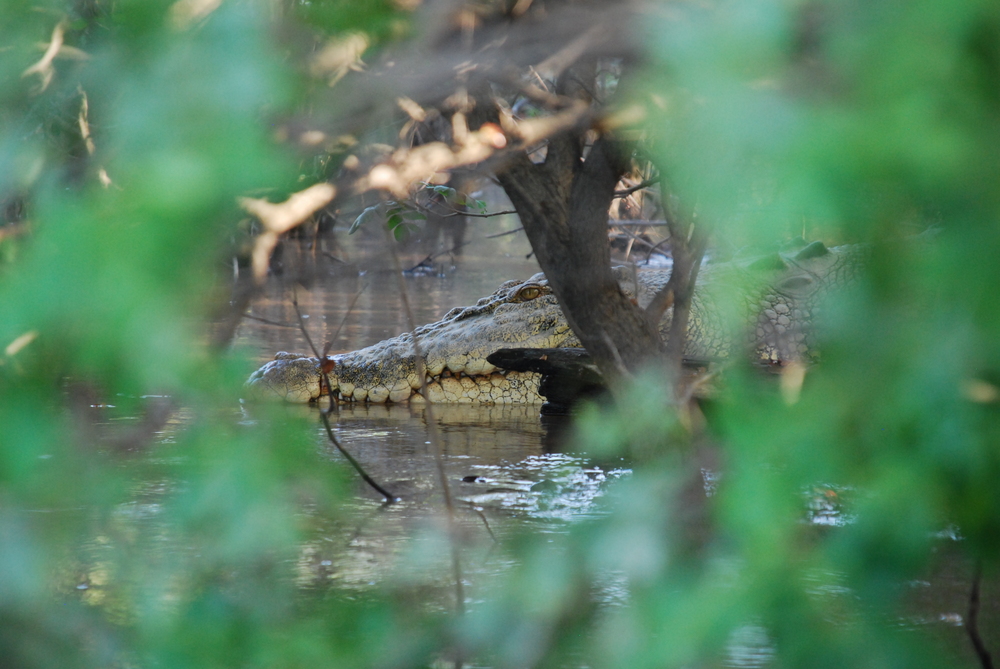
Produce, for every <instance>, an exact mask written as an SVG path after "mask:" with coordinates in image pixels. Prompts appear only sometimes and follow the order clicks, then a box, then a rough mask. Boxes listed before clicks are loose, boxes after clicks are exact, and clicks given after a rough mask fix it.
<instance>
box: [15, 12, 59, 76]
mask: <svg viewBox="0 0 1000 669" xmlns="http://www.w3.org/2000/svg"><path fill="white" fill-rule="evenodd" d="M67 25H68V24H67V22H66V20H65V19H63V20H62V21H60V22H59V23H58V24H56V27H55V28H54V29H53V30H52V38H51V39H50V40H49V44H48V47H47V48H46V49H45V53H44V54H42V57H41V58H40V59H39V60H38V61H37V62H36V63H35V64H34V65H32V66H31V67H29V68H28V69H26V70H25V71H24V72H22V73H21V78H22V79H23V78H25V77H30V76H31V75H33V74H37V75H38V76H39V78H40V79H41V81H40V82H39V84H38V88H37V89H36V90H35V93H41V92H42V91H44V90H45V89H46V88H48V87H49V84H50V83H52V77H54V76H55V74H56V70H55V68H54V67H52V61H54V60H55V59H56V56H57V55H59V51H60V50H61V49H62V46H63V38H64V37H65V35H66V27H67Z"/></svg>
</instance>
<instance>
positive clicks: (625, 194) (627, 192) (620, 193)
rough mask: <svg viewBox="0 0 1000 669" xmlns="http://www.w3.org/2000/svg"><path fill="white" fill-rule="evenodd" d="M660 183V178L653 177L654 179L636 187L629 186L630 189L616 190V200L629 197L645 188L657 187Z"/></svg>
mask: <svg viewBox="0 0 1000 669" xmlns="http://www.w3.org/2000/svg"><path fill="white" fill-rule="evenodd" d="M658 183H660V177H653V178H652V179H646V180H645V181H643V182H642V183H638V184H636V185H635V186H629V187H628V188H624V189H622V190H616V191H615V199H617V198H622V197H628V196H629V195H631V194H632V193H634V192H636V191H637V190H642V189H643V188H649V187H650V186H655V185H656V184H658Z"/></svg>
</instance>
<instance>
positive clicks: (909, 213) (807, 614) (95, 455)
mask: <svg viewBox="0 0 1000 669" xmlns="http://www.w3.org/2000/svg"><path fill="white" fill-rule="evenodd" d="M418 4H419V3H397V2H346V1H345V2H332V1H330V2H322V1H313V2H276V1H275V2H264V1H263V0H262V1H260V2H234V1H226V2H223V3H221V5H219V6H218V7H217V8H216V7H214V5H213V4H212V3H197V2H186V1H185V2H176V3H175V2H168V1H165V0H117V1H112V0H76V1H75V2H67V1H60V0H50V1H48V2H43V0H32V1H27V0H25V1H17V0H7V2H5V4H4V9H3V15H4V16H3V21H2V22H0V53H2V54H3V57H2V58H0V201H2V202H3V203H4V204H5V207H12V209H9V210H10V211H14V210H16V211H18V212H22V213H18V214H17V215H9V216H7V217H6V218H5V219H4V221H3V224H2V225H0V314H2V315H3V316H2V318H0V346H2V347H4V350H3V355H2V357H0V444H2V449H0V658H2V660H0V664H4V665H5V666H6V665H9V666H24V667H56V666H59V667H73V666H81V667H90V666H102V667H107V666H121V667H126V666H129V667H131V666H163V667H168V666H186V667H194V666H242V667H251V666H307V665H308V666H338V667H340V666H422V665H425V664H427V663H429V662H431V661H432V660H433V659H434V658H439V657H441V656H447V655H448V654H450V653H451V652H453V650H454V649H455V648H459V649H462V651H463V652H464V654H465V656H466V657H471V656H477V657H481V658H483V659H482V660H481V663H483V664H489V665H495V666H516V667H522V666H535V665H552V666H579V665H587V666H634V667H643V666H649V667H654V666H655V667H670V666H677V667H682V666H683V667H691V666H714V665H718V664H723V663H729V664H739V663H740V662H742V663H743V666H809V667H824V666H831V667H833V666H836V667H843V666H851V667H869V666H870V667H889V666H907V667H920V666H928V667H929V666H961V665H962V664H963V663H964V665H965V666H975V662H974V660H973V659H972V655H971V651H970V649H969V647H968V646H967V645H961V646H959V647H958V648H957V649H955V648H952V647H950V646H948V645H946V644H942V643H939V641H938V640H937V639H935V638H934V637H933V636H929V635H924V634H918V633H916V632H915V631H914V626H912V625H909V624H907V623H906V621H907V620H908V618H907V616H908V615H911V614H910V613H909V612H908V609H907V607H906V603H907V602H906V600H907V587H908V586H907V584H909V583H912V582H915V581H917V580H920V579H924V578H926V574H927V573H928V571H929V570H930V569H931V568H932V567H933V566H934V563H935V561H936V560H939V559H940V556H942V555H944V554H945V553H948V554H954V555H957V556H958V558H957V560H958V561H957V563H956V565H953V566H954V569H956V570H957V571H958V572H959V573H960V574H962V575H964V576H965V577H966V578H967V575H968V574H969V573H971V570H972V568H973V565H976V564H978V565H981V566H982V568H983V570H984V573H985V574H986V576H987V580H989V578H990V577H991V576H992V577H993V578H995V576H996V572H997V568H998V566H1000V564H998V556H1000V546H998V543H1000V488H998V486H997V485H996V482H997V481H998V480H1000V448H998V447H997V443H998V442H997V438H998V436H1000V412H998V410H997V402H998V401H1000V389H998V388H1000V345H998V342H1000V302H998V301H997V300H996V298H995V294H994V290H995V287H996V286H998V285H1000V264H998V263H997V262H996V257H997V254H998V252H1000V225H998V223H1000V188H998V184H1000V153H998V151H997V147H998V146H1000V136H998V135H1000V9H998V8H997V6H996V4H995V3H989V2H985V1H983V2H975V1H973V0H963V1H958V2H950V3H947V4H941V3H932V2H926V1H925V2H917V3H910V4H906V5H903V4H899V3H886V2H876V3H859V2H852V3H830V2H820V1H813V2H801V3H777V2H767V1H764V0H759V1H752V2H739V3H731V2H719V3H708V4H706V3H697V4H694V5H677V4H671V5H670V8H669V11H666V10H664V11H663V13H662V15H660V14H657V13H655V12H654V13H653V14H651V18H649V20H647V21H646V23H645V25H644V28H645V29H646V30H647V34H646V40H647V43H648V45H649V49H648V51H649V54H650V63H649V66H648V67H647V69H646V70H645V72H644V73H643V74H642V75H641V76H637V77H635V78H633V79H623V82H622V86H621V90H620V92H621V93H622V94H623V95H627V96H628V97H629V99H631V100H633V101H635V102H637V103H638V104H640V105H642V106H643V107H644V108H646V109H647V110H648V113H647V117H646V121H645V127H644V131H645V133H646V135H647V136H648V137H649V139H650V142H651V146H652V148H653V151H654V152H655V154H656V156H657V160H658V162H659V164H660V165H661V166H662V167H663V169H664V173H665V174H666V175H667V176H668V177H669V180H670V183H671V188H672V190H673V191H674V192H675V193H676V194H677V196H678V197H679V198H681V199H682V200H683V201H684V202H687V203H694V204H691V205H690V207H691V209H692V211H694V212H695V213H696V215H697V219H698V220H699V221H700V222H704V223H706V224H709V225H711V226H712V227H713V229H714V232H715V234H716V235H717V237H719V238H720V239H727V240H730V241H732V242H733V243H735V244H738V245H743V244H758V243H763V242H771V241H775V240H778V239H782V238H787V237H794V236H798V235H800V234H802V232H803V231H805V233H806V234H807V235H808V236H810V237H819V238H823V239H824V240H825V241H827V242H831V243H833V242H841V241H849V242H863V243H868V244H870V245H871V246H872V256H873V260H872V262H871V265H870V267H869V268H868V271H867V272H866V273H865V274H864V275H863V277H862V278H861V279H860V280H859V283H858V285H857V286H856V287H855V288H854V289H852V290H851V291H849V292H848V293H847V294H845V295H843V296H842V297H841V298H840V299H838V300H836V301H833V302H832V303H831V304H828V305H826V307H825V312H826V313H825V321H824V322H825V325H826V329H825V339H826V340H825V342H824V344H823V361H822V364H821V365H819V366H817V367H816V368H814V369H810V370H809V371H808V373H807V375H806V378H805V383H804V385H803V386H802V388H801V392H800V393H799V394H798V395H796V396H794V397H792V396H789V395H788V394H783V393H782V392H780V390H779V388H778V386H777V385H776V384H775V383H774V382H773V379H763V378H761V377H760V376H759V374H757V373H756V372H754V371H752V370H749V369H745V368H742V367H740V366H739V365H736V366H734V368H733V369H731V370H729V373H728V375H727V377H726V381H725V388H724V389H723V391H722V392H721V393H720V395H719V397H718V398H717V399H716V400H714V401H713V402H711V403H710V404H709V405H708V406H706V408H705V413H706V416H707V421H708V425H709V429H708V431H707V433H706V434H705V435H702V436H690V433H689V432H688V427H689V426H690V424H691V423H690V417H688V418H689V420H688V421H687V422H685V421H681V422H678V419H677V417H676V416H675V414H674V413H672V412H670V411H665V410H664V407H663V403H662V400H661V398H662V397H664V396H666V394H667V393H666V391H665V390H664V389H663V388H660V387H658V386H657V383H656V381H655V380H646V381H642V382H640V383H639V384H637V387H636V389H635V390H634V393H635V395H634V397H633V398H632V399H631V401H628V402H623V403H621V406H622V407H623V408H621V409H620V410H619V409H614V408H612V407H604V408H597V407H592V408H591V409H589V410H588V411H587V412H586V413H585V415H584V416H582V417H581V420H580V426H579V443H580V444H581V447H582V448H585V449H587V450H589V451H590V452H591V453H592V454H593V455H594V457H597V458H619V457H622V456H625V457H627V458H628V459H629V461H630V462H634V463H635V472H634V474H633V476H632V477H631V479H630V480H628V481H626V482H624V483H621V484H619V485H618V486H616V488H615V490H614V498H615V499H614V501H613V502H612V503H611V504H609V506H608V510H607V515H606V517H605V518H603V519H601V520H598V521H594V522H588V523H581V524H580V525H579V526H577V527H575V528H573V530H572V531H570V532H568V533H567V534H565V535H564V536H553V535H551V534H549V535H546V536H544V537H521V538H518V539H516V540H514V541H512V542H511V543H510V545H507V546H505V547H504V548H503V550H505V551H509V553H510V555H511V559H512V561H514V562H515V563H516V566H515V567H512V568H511V569H510V570H509V571H508V572H507V573H505V574H503V575H501V576H500V577H499V579H498V582H495V583H491V584H489V585H488V586H484V589H488V590H489V591H490V592H489V595H488V596H487V595H485V594H484V596H483V597H481V598H480V599H479V600H478V601H477V602H476V604H475V606H472V607H471V608H470V611H469V612H468V613H467V614H466V615H465V616H464V617H462V618H461V619H457V620H456V619H451V618H450V617H449V616H448V615H446V614H444V613H442V612H441V611H440V607H437V606H436V605H434V604H428V603H427V602H414V601H413V600H412V599H410V598H407V597H401V596H394V593H393V592H392V591H391V589H390V588H378V587H374V588H371V589H370V590H366V591H365V593H364V596H363V597H361V596H358V593H357V592H354V591H346V590H345V591H338V590H337V589H336V588H335V587H332V586H331V587H326V586H324V587H322V588H310V587H304V586H302V585H300V584H299V582H298V581H297V580H296V579H297V577H298V574H297V572H296V560H297V559H298V558H299V548H300V545H301V542H302V541H303V540H304V539H305V538H307V537H309V536H311V533H312V532H315V531H316V529H315V528H314V527H312V526H311V525H310V521H309V512H308V510H309V509H325V510H327V511H329V512H330V513H331V514H333V515H336V514H338V513H342V512H343V508H344V506H343V505H344V504H345V502H344V500H345V499H347V498H349V497H350V496H349V495H348V494H347V491H346V485H345V480H344V479H345V473H344V472H342V471H339V470H338V469H336V467H335V466H334V465H332V464H331V463H330V462H329V461H328V459H326V458H323V457H322V456H321V455H320V454H318V453H317V452H316V445H315V440H314V436H313V427H312V425H311V424H309V423H307V422H306V421H305V420H302V418H301V417H300V416H297V415H295V414H294V413H286V412H285V411H284V410H283V409H281V408H280V407H278V408H274V407H272V408H269V409H268V408H261V409H259V411H261V412H263V414H264V415H261V416H257V417H255V419H252V420H247V419H245V418H244V417H243V416H242V415H241V414H239V413H238V410H237V407H239V404H238V400H237V398H238V396H239V387H240V383H241V382H242V380H243V379H244V378H245V375H246V372H247V366H248V363H247V361H245V360H242V359H239V357H238V356H236V355H232V356H229V355H220V354H219V353H218V352H217V351H212V350H209V349H208V348H207V347H206V346H205V344H204V343H203V342H204V341H205V339H206V337H205V332H204V329H205V325H204V322H205V319H206V318H207V317H208V316H209V314H210V313H211V310H212V308H213V306H214V305H215V304H217V303H218V302H219V301H220V300H224V299H225V291H226V290H227V287H226V286H224V285H222V281H221V279H220V273H219V271H218V270H219V266H220V265H221V264H222V262H223V260H224V249H225V244H226V240H227V239H228V238H229V236H230V235H232V234H233V232H234V230H236V227H237V223H238V220H239V218H240V216H239V214H238V212H237V211H236V207H235V201H236V197H237V196H239V195H242V194H245V193H247V192H251V191H258V192H259V191H264V190H266V189H277V190H278V191H279V192H287V191H288V190H290V189H291V188H292V186H293V184H294V183H295V180H296V177H297V176H298V175H297V174H296V173H295V168H294V160H293V158H292V157H291V156H289V155H287V154H286V153H285V152H284V151H282V150H281V148H280V147H279V146H278V145H277V144H276V143H275V142H274V139H273V137H272V134H273V131H272V130H271V125H272V124H273V122H274V120H275V119H276V118H277V117H278V116H279V115H281V114H286V113H288V114H291V113H295V112H297V111H299V110H300V109H301V108H302V107H303V106H306V105H307V104H308V103H309V102H310V101H309V100H308V99H307V94H306V93H304V92H303V91H307V90H309V88H308V86H303V85H302V84H303V80H302V79H303V76H304V75H303V74H302V72H303V70H304V69H306V68H304V67H303V66H302V63H300V62H297V61H295V60H294V59H292V58H291V57H289V56H288V51H289V47H288V45H287V44H282V43H281V42H280V41H278V40H279V39H280V35H282V34H288V33H281V31H280V30H275V28H276V27H280V28H288V29H295V30H299V31H303V32H306V33H307V34H309V35H310V36H311V37H310V38H309V39H308V40H306V41H305V44H306V45H307V46H303V44H301V43H300V44H297V45H296V49H302V50H304V51H308V50H309V49H311V48H314V47H316V48H318V45H320V44H322V43H324V42H325V41H326V40H327V39H334V38H336V37H338V36H342V35H343V34H346V33H363V34H365V35H367V37H368V38H369V39H370V40H371V42H372V43H374V44H388V43H391V42H392V41H393V40H398V39H402V38H403V37H404V36H405V35H407V34H409V31H411V30H412V29H413V28H412V25H411V19H412V13H411V11H410V5H414V6H415V5H418ZM198 7H202V8H204V7H208V8H209V9H208V11H207V12H205V13H204V14H198V13H197V12H195V13H194V14H190V13H185V12H188V10H190V9H191V8H195V9H196V8H198ZM310 31H311V32H310ZM56 33H59V34H60V35H61V37H60V39H62V40H63V42H64V44H65V45H66V46H67V47H72V49H75V50H77V51H74V50H65V52H64V53H63V54H62V56H61V57H60V58H57V59H55V60H54V61H52V63H50V64H49V66H43V67H39V68H38V69H37V71H35V72H29V73H28V74H26V75H25V76H22V74H23V73H25V72H26V71H28V70H29V68H31V67H32V66H33V65H34V64H36V63H39V62H40V60H39V59H42V58H43V54H44V53H45V45H46V44H48V43H49V42H50V41H51V40H52V39H53V36H54V34H56ZM292 33H293V34H302V32H295V31H294V30H293V31H292ZM39 45H41V46H39ZM43 65H44V63H43ZM615 81H616V82H617V78H616V79H615ZM625 89H627V90H625ZM84 127H87V128H88V132H89V133H90V135H91V136H92V139H93V147H90V146H89V145H88V143H87V141H86V135H85V134H84V131H83V128H84ZM102 170H104V171H105V172H106V175H107V176H108V177H109V178H110V182H111V185H110V186H108V187H104V186H102V185H101V183H100V179H101V174H102V172H101V171H102ZM395 213H396V214H397V215H398V216H399V221H398V222H399V223H400V224H403V219H405V218H406V216H405V215H403V213H402V210H401V211H398V212H395ZM929 226H935V227H936V228H937V229H938V230H939V232H938V234H937V235H936V236H935V237H934V239H933V240H932V242H930V243H926V244H915V243H903V242H901V241H900V240H901V239H903V238H904V237H905V236H907V235H909V234H912V233H914V232H919V231H921V230H924V229H926V228H927V227H929ZM162 395H169V397H170V399H169V400H164V399H163V398H162V397H160V396H162ZM154 396H155V397H154ZM161 401H166V402H168V407H169V408H170V412H176V411H187V412H189V413H188V415H186V416H185V419H184V421H183V426H181V427H178V426H177V425H176V424H175V423H173V422H171V421H170V420H167V419H164V420H161V421H159V422H157V420H156V416H157V415H158V412H159V411H161V410H162V406H161V405H160V402H161ZM112 405H113V406H112ZM182 407H196V409H192V408H186V409H182ZM107 412H117V413H115V415H119V414H120V416H121V417H123V420H122V421H118V422H113V421H109V420H107V418H106V417H107V416H108V415H109V414H108V413H107ZM147 419H148V420H147ZM706 481H709V483H710V485H708V488H709V489H710V491H711V492H712V494H711V495H710V496H707V497H706V496H705V494H704V490H705V488H706V485H707V484H706ZM817 499H818V501H817ZM829 500H835V502H836V504H837V509H838V514H836V516H835V517H836V518H838V519H839V521H840V522H838V523H837V524H835V525H833V526H824V525H820V524H818V523H816V522H810V516H809V513H810V511H809V509H810V508H811V507H812V506H814V505H816V504H820V505H822V504H826V503H829ZM140 521H141V522H140ZM164 546H166V547H168V548H167V549H165V548H164ZM440 550H445V549H443V548H440ZM960 582H961V584H962V586H963V587H967V581H960ZM990 607H991V608H990ZM963 613H964V611H963ZM998 616H1000V613H998V611H997V608H996V604H995V601H994V602H992V603H990V604H989V606H988V607H987V608H985V609H984V612H983V619H982V623H981V624H982V627H983V629H982V631H983V634H984V637H985V638H986V640H987V642H988V643H992V644H993V648H994V650H995V652H1000V633H998V631H1000V619H998ZM747 656H749V659H748V657H747Z"/></svg>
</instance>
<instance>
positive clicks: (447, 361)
mask: <svg viewBox="0 0 1000 669" xmlns="http://www.w3.org/2000/svg"><path fill="white" fill-rule="evenodd" d="M416 336H417V347H418V349H419V351H420V354H421V356H422V357H423V360H424V364H423V367H424V370H425V374H426V380H427V392H428V396H429V399H430V400H431V401H432V402H459V403H464V402H468V403H472V402H478V403H483V402H485V403H495V404H514V403H535V402H542V401H543V399H542V398H541V397H540V396H539V395H538V393H537V379H538V375H537V374H531V373H526V372H504V371H502V370H499V369H497V368H496V367H495V366H493V365H492V364H490V363H489V362H487V360H486V357H487V356H488V355H490V354H491V353H493V352H494V351H497V350H498V349H501V348H512V347H521V348H556V347H563V346H579V345H580V343H579V340H578V339H577V338H576V336H575V335H574V334H573V332H572V330H571V329H570V327H569V325H568V324H567V323H566V319H565V317H564V316H563V314H562V310H561V309H560V308H559V304H558V303H557V302H556V298H555V296H554V295H553V294H552V291H551V288H550V287H549V284H548V281H546V280H545V277H544V275H543V274H536V275H534V276H532V277H531V278H530V279H528V280H527V281H524V282H518V281H507V282H506V283H504V284H502V285H501V286H500V288H499V289H497V291H496V292H494V293H493V294H492V295H490V296H488V297H484V298H482V299H481V300H479V301H478V302H477V303H476V304H475V305H474V306H471V307H458V308H455V309H452V310H451V311H449V312H448V313H447V314H445V316H444V318H442V319H441V320H440V321H437V322H436V323H431V324H429V325H424V326H421V327H418V328H417V330H416ZM331 360H332V365H330V364H329V363H328V364H327V367H331V366H332V369H331V371H330V372H329V373H328V374H327V377H328V378H329V382H330V387H329V388H326V387H323V382H322V374H321V372H320V361H319V359H317V358H315V357H308V356H302V355H296V354H292V353H285V352H282V353H278V354H277V355H276V356H275V358H274V360H272V361H271V362H269V363H267V364H266V365H264V366H263V367H261V368H260V369H259V370H257V371H256V372H254V374H253V375H252V376H251V377H250V379H249V380H248V381H247V386H248V394H249V396H250V397H263V396H274V395H277V396H278V397H281V398H283V399H285V400H287V401H291V402H309V401H313V400H315V399H318V398H319V397H320V396H322V395H327V394H329V395H332V396H333V397H334V398H336V399H337V400H340V401H347V402H349V401H366V400H367V401H368V402H386V401H390V402H405V401H407V400H412V401H423V399H424V398H423V397H422V396H421V395H420V394H419V393H418V392H417V391H418V390H419V389H420V386H421V384H420V379H419V377H418V376H417V364H416V358H415V354H414V347H413V335H412V333H409V332H407V333H404V334H401V335H399V336H398V337H393V338H391V339H387V340H385V341H382V342H379V343H377V344H374V345H372V346H368V347H367V348H363V349H360V350H357V351H353V352H350V353H343V354H339V355H335V356H333V357H332V358H331Z"/></svg>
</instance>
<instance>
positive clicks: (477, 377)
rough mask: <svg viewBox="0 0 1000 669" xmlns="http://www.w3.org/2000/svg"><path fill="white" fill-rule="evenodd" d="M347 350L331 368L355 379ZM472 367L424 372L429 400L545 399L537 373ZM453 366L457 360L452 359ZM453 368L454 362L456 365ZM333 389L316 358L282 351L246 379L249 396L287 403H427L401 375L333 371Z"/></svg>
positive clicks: (528, 401) (412, 380)
mask: <svg viewBox="0 0 1000 669" xmlns="http://www.w3.org/2000/svg"><path fill="white" fill-rule="evenodd" d="M349 357H350V354H346V355H338V356H336V357H335V358H334V362H335V366H334V367H335V370H336V369H337V368H340V369H341V370H343V372H345V376H349V377H355V378H356V377H357V370H355V373H351V370H349V369H347V368H345V367H344V363H345V360H344V359H345V358H349ZM470 362H471V364H470V368H472V369H477V370H479V372H480V373H475V374H467V373H466V372H465V370H464V369H463V368H459V369H458V370H456V371H453V370H451V369H449V368H447V367H444V368H440V369H438V370H437V372H438V373H437V374H434V375H431V373H430V370H428V376H427V387H426V393H427V398H428V399H430V401H431V402H433V403H457V404H538V403H541V402H543V401H544V399H543V398H542V397H541V396H540V395H539V394H538V392H537V387H538V375H537V374H532V373H525V372H502V371H499V370H497V369H496V367H494V366H493V365H490V364H489V363H487V362H485V361H480V360H478V359H476V360H472V361H470ZM453 364H455V361H453ZM456 366H457V365H456ZM327 377H328V378H329V381H330V388H331V392H327V390H326V388H324V387H323V382H322V379H321V374H320V364H319V360H318V359H317V358H312V357H308V356H301V355H295V354H292V353H285V352H281V353H279V354H278V355H276V356H275V359H274V360H272V361H271V362H269V363H267V364H266V365H264V366H263V367H261V368H260V369H258V370H257V371H256V372H254V373H253V375H251V376H250V379H249V380H248V381H247V388H248V389H249V391H250V392H249V395H250V398H251V399H264V398H274V397H277V398H279V399H283V400H285V401H286V402H295V403H302V404H305V403H308V402H313V401H315V400H317V399H319V398H320V397H321V396H322V395H331V396H333V398H334V399H335V400H336V401H339V402H365V401H367V402H372V403H376V404H382V403H386V402H394V403H399V402H407V401H411V402H425V401H426V400H425V399H424V396H423V395H421V394H420V392H419V390H420V383H419V382H418V381H417V380H416V377H415V376H414V377H413V378H408V379H400V380H398V381H396V382H395V383H394V384H393V385H392V386H391V387H387V386H386V385H358V384H355V383H352V382H350V381H347V380H346V379H340V378H339V377H338V375H337V374H336V373H335V372H331V373H329V374H328V375H327Z"/></svg>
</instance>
